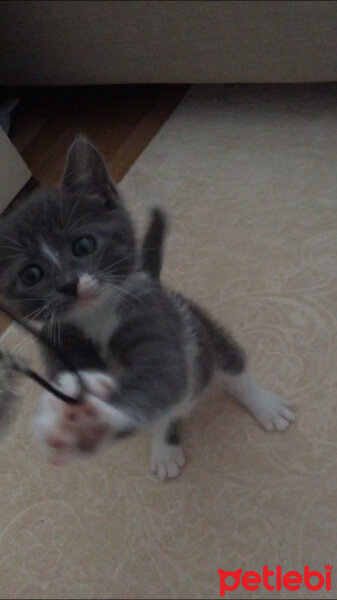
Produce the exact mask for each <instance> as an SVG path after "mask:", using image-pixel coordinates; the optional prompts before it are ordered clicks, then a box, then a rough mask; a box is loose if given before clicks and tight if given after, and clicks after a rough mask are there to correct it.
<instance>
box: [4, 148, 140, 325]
mask: <svg viewBox="0 0 337 600" xmlns="http://www.w3.org/2000/svg"><path fill="white" fill-rule="evenodd" d="M134 263H135V240H134V234H133V229H132V225H131V221H130V218H129V215H128V213H127V211H126V209H125V207H124V205H123V202H122V200H121V198H120V196H119V193H118V191H117V189H116V187H115V185H114V184H113V182H112V181H111V180H110V178H109V175H108V173H107V170H106V167H105V164H104V162H103V159H102V157H101V156H100V154H99V153H98V151H97V150H96V149H95V148H94V147H93V146H92V145H91V144H90V143H89V142H88V141H86V140H85V139H83V138H79V139H77V140H76V141H75V142H74V143H73V144H72V146H71V148H70V150H69V152H68V156H67V161H66V166H65V171H64V176H63V180H62V183H61V186H60V189H56V190H50V191H46V192H40V193H38V194H36V195H34V196H32V197H31V198H29V199H28V200H26V201H25V203H24V204H22V205H21V206H20V208H18V209H17V210H15V211H13V213H10V214H9V215H8V216H6V217H3V218H2V219H1V220H0V293H2V294H3V295H4V296H5V297H6V298H7V299H8V301H9V302H11V303H12V304H13V305H14V306H16V307H17V308H18V309H19V310H20V312H21V313H22V314H24V315H26V316H30V317H31V318H36V319H39V320H47V319H50V317H52V316H53V315H56V316H58V317H64V316H65V315H70V314H72V313H74V312H75V311H82V310H88V309H91V308H92V307H93V306H94V305H95V303H97V302H99V301H100V299H101V298H102V297H103V296H104V295H107V294H109V295H111V297H114V296H115V297H117V294H118V290H120V287H121V286H122V285H123V282H124V281H125V279H126V278H127V277H128V275H129V274H130V273H131V272H132V270H133V268H134Z"/></svg>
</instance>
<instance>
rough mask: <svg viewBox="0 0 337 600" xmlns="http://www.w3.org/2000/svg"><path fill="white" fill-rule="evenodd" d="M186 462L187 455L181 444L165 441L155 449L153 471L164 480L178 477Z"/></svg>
mask: <svg viewBox="0 0 337 600" xmlns="http://www.w3.org/2000/svg"><path fill="white" fill-rule="evenodd" d="M184 464H185V457H184V453H183V451H182V448H181V446H179V445H178V446H175V445H170V444H165V443H163V444H160V446H158V447H157V448H155V450H154V451H153V454H152V464H151V472H152V473H153V475H157V477H159V479H161V480H162V481H164V480H165V479H172V478H174V477H178V475H179V473H180V471H181V469H182V468H183V466H184Z"/></svg>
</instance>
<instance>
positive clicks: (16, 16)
mask: <svg viewBox="0 0 337 600" xmlns="http://www.w3.org/2000/svg"><path fill="white" fill-rule="evenodd" d="M0 44H1V49H0V50H1V51H0V80H1V82H2V83H5V84H93V83H120V82H202V83H204V82H216V83H218V82H219V83H221V82H303V81H327V80H335V79H337V67H336V48H337V2H334V1H331V2H326V1H321V2H316V1H311V2H306V1H300V2H297V1H283V0H282V1H270V2H268V1H254V2H241V1H234V2H231V1H226V2H212V1H205V2H196V1H192V2H185V1H178V2H172V1H157V2H152V1H127V2H126V1H122V2H110V1H107V2H105V1H104V2H102V1H92V2H88V1H82V2H77V1H76V2H73V1H69V2H68V1H57V2H50V1H48V2H46V1H42V2H40V1H29V2H11V1H9V2H8V1H3V2H1V3H0Z"/></svg>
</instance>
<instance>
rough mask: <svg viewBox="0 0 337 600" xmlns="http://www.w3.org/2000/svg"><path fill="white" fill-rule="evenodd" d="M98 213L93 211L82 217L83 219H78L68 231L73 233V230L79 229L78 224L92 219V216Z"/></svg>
mask: <svg viewBox="0 0 337 600" xmlns="http://www.w3.org/2000/svg"><path fill="white" fill-rule="evenodd" d="M96 212H97V211H96V210H92V211H91V212H89V213H86V214H85V215H82V216H81V217H79V218H78V219H76V221H74V222H73V223H71V224H70V226H69V227H68V231H72V230H73V229H75V227H78V224H79V223H81V221H83V220H84V219H87V218H88V217H91V215H94V214H96Z"/></svg>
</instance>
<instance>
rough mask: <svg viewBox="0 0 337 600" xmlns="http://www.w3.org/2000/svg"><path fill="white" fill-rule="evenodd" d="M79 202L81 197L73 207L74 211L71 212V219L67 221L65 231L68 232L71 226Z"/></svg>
mask: <svg viewBox="0 0 337 600" xmlns="http://www.w3.org/2000/svg"><path fill="white" fill-rule="evenodd" d="M79 201H80V197H78V198H77V200H76V201H75V202H74V205H73V207H72V209H71V211H70V215H69V217H68V219H67V223H66V226H65V230H68V227H69V225H70V224H71V219H72V217H73V216H74V213H75V210H76V208H77V207H78V204H79Z"/></svg>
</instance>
